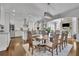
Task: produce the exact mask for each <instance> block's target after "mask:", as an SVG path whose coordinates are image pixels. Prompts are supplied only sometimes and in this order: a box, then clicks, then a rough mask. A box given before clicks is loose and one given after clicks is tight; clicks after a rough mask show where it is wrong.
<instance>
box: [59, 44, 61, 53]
mask: <svg viewBox="0 0 79 59" xmlns="http://www.w3.org/2000/svg"><path fill="white" fill-rule="evenodd" d="M59 50H60V52H61V44H60V46H59Z"/></svg>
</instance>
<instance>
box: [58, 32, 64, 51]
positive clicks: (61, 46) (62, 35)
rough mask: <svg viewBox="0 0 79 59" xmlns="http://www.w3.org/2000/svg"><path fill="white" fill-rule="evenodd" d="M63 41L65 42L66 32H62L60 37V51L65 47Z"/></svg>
mask: <svg viewBox="0 0 79 59" xmlns="http://www.w3.org/2000/svg"><path fill="white" fill-rule="evenodd" d="M63 42H64V32H62V34H61V38H59V39H58V47H59V50H60V52H61V48H62V49H63Z"/></svg>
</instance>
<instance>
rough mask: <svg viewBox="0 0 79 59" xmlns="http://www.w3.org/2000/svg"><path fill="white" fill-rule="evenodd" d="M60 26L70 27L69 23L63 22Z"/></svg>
mask: <svg viewBox="0 0 79 59" xmlns="http://www.w3.org/2000/svg"><path fill="white" fill-rule="evenodd" d="M62 27H70V23H64V24H62Z"/></svg>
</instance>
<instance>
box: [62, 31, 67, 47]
mask: <svg viewBox="0 0 79 59" xmlns="http://www.w3.org/2000/svg"><path fill="white" fill-rule="evenodd" d="M64 35H65V38H64V41H63V42H64V47H66V46H67V39H68V32H67V31H65V33H64Z"/></svg>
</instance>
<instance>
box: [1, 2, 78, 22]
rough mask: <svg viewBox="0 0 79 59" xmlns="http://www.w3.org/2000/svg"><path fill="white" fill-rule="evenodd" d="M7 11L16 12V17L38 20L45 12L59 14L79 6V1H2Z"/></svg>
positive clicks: (18, 18)
mask: <svg viewBox="0 0 79 59" xmlns="http://www.w3.org/2000/svg"><path fill="white" fill-rule="evenodd" d="M0 5H1V6H3V7H4V10H5V12H6V13H10V14H12V15H13V14H14V16H15V19H17V20H23V19H24V18H27V19H29V20H30V21H33V20H34V21H37V20H40V19H43V18H44V12H49V13H50V14H51V15H53V16H55V15H59V14H62V13H64V12H66V11H69V10H72V9H74V8H76V7H78V6H79V4H78V3H50V5H48V3H1V4H0ZM55 17H56V16H55Z"/></svg>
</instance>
